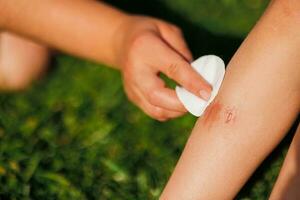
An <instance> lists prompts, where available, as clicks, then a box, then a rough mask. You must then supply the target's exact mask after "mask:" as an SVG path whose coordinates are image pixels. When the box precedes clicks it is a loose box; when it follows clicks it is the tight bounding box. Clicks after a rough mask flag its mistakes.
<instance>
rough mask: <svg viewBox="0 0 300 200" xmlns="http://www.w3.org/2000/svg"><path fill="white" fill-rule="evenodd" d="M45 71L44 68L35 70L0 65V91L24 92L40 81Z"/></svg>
mask: <svg viewBox="0 0 300 200" xmlns="http://www.w3.org/2000/svg"><path fill="white" fill-rule="evenodd" d="M43 71H44V70H42V66H41V67H40V68H36V69H35V70H33V69H28V68H26V67H16V66H4V65H1V63H0V90H2V91H20V90H24V89H26V88H27V87H28V86H30V84H31V83H32V82H33V81H34V80H36V79H38V78H39V77H40V76H41V75H42V73H43Z"/></svg>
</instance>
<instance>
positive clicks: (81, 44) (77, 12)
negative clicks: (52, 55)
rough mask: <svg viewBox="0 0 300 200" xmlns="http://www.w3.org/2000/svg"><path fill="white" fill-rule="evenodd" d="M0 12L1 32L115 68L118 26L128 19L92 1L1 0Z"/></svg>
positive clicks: (106, 6)
mask: <svg viewBox="0 0 300 200" xmlns="http://www.w3.org/2000/svg"><path fill="white" fill-rule="evenodd" d="M0 11H1V18H0V29H1V28H2V29H4V30H8V31H12V32H16V33H18V34H21V35H25V36H27V37H29V38H32V39H34V40H37V41H40V42H42V43H45V44H47V45H49V46H51V47H54V48H57V49H59V50H62V51H65V52H67V53H70V54H74V55H77V56H80V57H83V58H87V59H91V60H94V61H99V62H105V63H107V64H110V65H115V58H114V56H115V48H118V47H116V45H115V41H116V40H117V38H118V37H119V35H120V34H121V33H118V32H117V30H118V27H119V26H120V24H121V23H122V22H123V20H125V19H126V18H127V17H128V16H127V15H126V14H125V13H123V12H121V11H119V10H116V9H114V8H112V7H110V6H108V5H105V4H104V3H100V2H96V1H90V0H88V1H85V0H43V1H40V0H32V1H30V2H28V1H26V0H10V1H7V0H0Z"/></svg>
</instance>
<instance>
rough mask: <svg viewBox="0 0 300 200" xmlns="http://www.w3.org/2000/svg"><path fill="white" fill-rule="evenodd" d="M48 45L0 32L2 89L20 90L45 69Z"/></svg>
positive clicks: (0, 87)
mask: <svg viewBox="0 0 300 200" xmlns="http://www.w3.org/2000/svg"><path fill="white" fill-rule="evenodd" d="M47 62H48V50H47V48H46V47H44V46H42V45H40V44H37V43H34V42H32V41H29V40H27V39H24V38H21V37H19V36H16V35H14V34H11V33H7V32H2V33H0V89H3V90H19V89H23V88H25V87H26V86H28V85H29V84H30V83H31V82H32V81H33V80H35V79H37V78H38V77H39V76H40V75H41V73H42V72H43V71H45V68H46V65H47Z"/></svg>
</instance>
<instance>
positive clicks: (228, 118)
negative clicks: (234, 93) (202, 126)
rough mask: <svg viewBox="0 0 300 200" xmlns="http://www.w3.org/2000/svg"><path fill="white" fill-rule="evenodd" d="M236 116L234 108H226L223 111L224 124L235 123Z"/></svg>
mask: <svg viewBox="0 0 300 200" xmlns="http://www.w3.org/2000/svg"><path fill="white" fill-rule="evenodd" d="M235 118H236V114H235V108H234V107H233V108H230V107H227V108H226V109H225V123H226V124H229V123H232V122H234V121H235Z"/></svg>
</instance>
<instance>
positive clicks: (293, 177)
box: [270, 124, 300, 200]
mask: <svg viewBox="0 0 300 200" xmlns="http://www.w3.org/2000/svg"><path fill="white" fill-rule="evenodd" d="M299 188H300V124H299V125H298V129H297V131H296V134H295V136H294V139H293V141H292V144H291V146H290V148H289V151H288V153H287V156H286V158H285V160H284V163H283V166H282V168H281V171H280V174H279V177H278V178H277V181H276V183H275V186H274V188H273V191H272V194H271V196H270V199H271V200H273V199H274V200H277V199H289V200H298V199H300V189H299Z"/></svg>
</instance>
